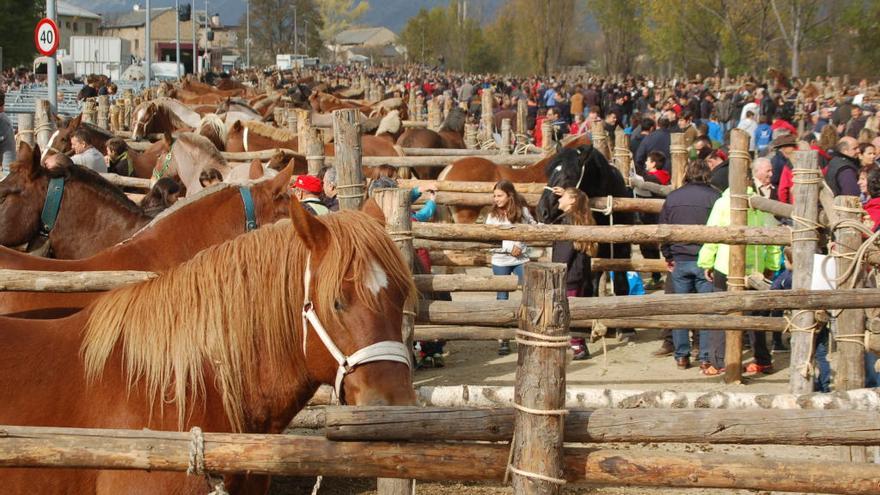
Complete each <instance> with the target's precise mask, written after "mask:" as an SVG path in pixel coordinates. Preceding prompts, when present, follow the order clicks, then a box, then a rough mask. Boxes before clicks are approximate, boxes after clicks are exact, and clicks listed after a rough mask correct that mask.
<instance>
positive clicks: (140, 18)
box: [101, 7, 174, 28]
mask: <svg viewBox="0 0 880 495" xmlns="http://www.w3.org/2000/svg"><path fill="white" fill-rule="evenodd" d="M169 10H174V7H157V8H154V9H151V12H150V14H151V15H150V19H151V20H156V18H157V17H159V16H160V15H162V14H164V13H165V12H168V11H169ZM146 22H147V11H146V10H130V11H128V12H119V13H116V14H107V15H106V16H104V21H103V22H102V23H101V27H102V28H124V27H138V26H143V25H144V24H146Z"/></svg>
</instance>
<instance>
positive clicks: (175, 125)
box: [131, 98, 201, 139]
mask: <svg viewBox="0 0 880 495" xmlns="http://www.w3.org/2000/svg"><path fill="white" fill-rule="evenodd" d="M200 121H201V116H200V115H199V114H198V113H197V112H196V111H194V110H192V109H191V108H189V107H187V106H186V105H184V104H183V103H181V102H179V101H177V100H175V99H172V98H156V99H155V100H150V101H145V102H143V103H141V104H140V105H138V107H137V108H136V109H135V111H133V112H132V113H131V129H132V131H131V137H132V138H134V139H142V138H144V137H146V136H147V135H148V134H167V133H173V132H178V131H183V130H193V129H196V128H198V127H199V123H200Z"/></svg>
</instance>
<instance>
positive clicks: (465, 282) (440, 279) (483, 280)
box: [413, 275, 519, 292]
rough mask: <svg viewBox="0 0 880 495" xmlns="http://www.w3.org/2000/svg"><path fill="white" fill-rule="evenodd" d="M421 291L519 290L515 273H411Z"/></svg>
mask: <svg viewBox="0 0 880 495" xmlns="http://www.w3.org/2000/svg"><path fill="white" fill-rule="evenodd" d="M413 279H415V282H416V288H417V289H418V290H420V291H423V292H431V291H434V292H464V291H470V292H497V291H504V292H510V291H515V290H519V281H518V279H517V277H516V275H507V276H488V277H478V276H473V275H413Z"/></svg>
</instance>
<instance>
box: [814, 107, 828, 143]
mask: <svg viewBox="0 0 880 495" xmlns="http://www.w3.org/2000/svg"><path fill="white" fill-rule="evenodd" d="M830 123H831V109H830V108H828V107H822V108H820V109H819V120H817V121H816V125H815V126H813V132H814V133H815V134H816V137H817V138H818V137H819V135H820V134H822V129H824V128H825V126H826V125H828V124H830Z"/></svg>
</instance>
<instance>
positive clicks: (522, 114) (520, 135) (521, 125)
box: [516, 98, 538, 147]
mask: <svg viewBox="0 0 880 495" xmlns="http://www.w3.org/2000/svg"><path fill="white" fill-rule="evenodd" d="M528 115H529V108H528V103H527V102H526V100H525V98H520V99H519V100H517V101H516V146H517V147H520V146H523V147H525V146H528V145H529V136H528V129H527V128H526V120H527V119H528ZM536 144H538V143H536Z"/></svg>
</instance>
